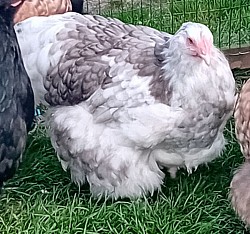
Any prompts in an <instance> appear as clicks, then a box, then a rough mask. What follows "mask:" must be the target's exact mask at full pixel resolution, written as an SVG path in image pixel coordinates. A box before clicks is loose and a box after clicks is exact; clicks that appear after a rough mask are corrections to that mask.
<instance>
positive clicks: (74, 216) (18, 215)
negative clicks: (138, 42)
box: [0, 0, 250, 234]
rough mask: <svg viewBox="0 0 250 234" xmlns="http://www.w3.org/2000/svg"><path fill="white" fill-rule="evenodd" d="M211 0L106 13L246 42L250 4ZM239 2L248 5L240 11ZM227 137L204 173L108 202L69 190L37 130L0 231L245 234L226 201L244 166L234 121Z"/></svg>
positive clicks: (8, 191) (6, 200) (3, 203)
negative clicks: (185, 25) (192, 24)
mask: <svg viewBox="0 0 250 234" xmlns="http://www.w3.org/2000/svg"><path fill="white" fill-rule="evenodd" d="M208 1H209V0H203V1H202V2H201V1H199V2H198V4H196V3H195V1H191V0H186V1H185V7H184V1H174V2H173V1H168V2H166V0H156V1H153V0H151V1H150V0H148V1H146V3H144V4H145V5H146V7H141V6H140V2H139V3H138V2H135V1H134V5H133V7H134V10H129V8H131V3H130V4H127V3H126V4H123V5H121V4H120V3H119V2H115V1H113V4H111V6H113V7H111V8H110V10H109V11H106V12H103V14H104V15H112V16H115V17H118V18H121V19H123V20H124V21H125V22H129V23H135V24H145V25H149V26H152V27H155V28H158V29H161V30H165V31H168V32H175V31H176V29H177V28H178V27H179V26H180V24H181V23H182V22H183V21H185V20H195V21H199V22H202V23H208V24H209V25H210V28H211V30H212V31H213V32H214V35H215V41H216V43H217V44H218V45H220V46H222V47H224V46H228V45H230V46H233V45H238V44H239V43H241V44H244V43H249V42H250V40H249V35H250V33H249V32H250V23H249V21H250V20H249V19H250V9H249V5H250V2H249V1H247V0H235V1H227V0H211V1H209V4H208ZM240 2H241V4H242V5H246V6H245V7H242V8H241V9H240V8H239V6H240ZM159 6H160V7H159ZM232 6H234V9H231V10H230V9H228V8H230V7H232ZM184 8H185V14H184V13H183V11H184ZM219 8H222V9H221V10H218V9H219ZM197 9H199V11H203V13H196V12H197ZM171 10H173V13H171ZM211 12H212V14H211V15H210V13H211ZM240 13H241V16H240V15H239V14H240ZM218 16H221V18H220V20H219V19H218ZM240 26H241V30H242V31H241V33H239V32H238V29H239V27H240ZM230 28H231V29H230ZM229 38H231V39H230V40H229ZM248 75H249V74H248ZM241 78H242V77H241ZM243 78H244V77H243ZM242 80H244V79H241V80H240V81H239V82H238V83H239V86H241V85H242ZM225 132H226V136H227V139H228V144H227V147H226V151H225V153H224V154H223V156H221V157H220V158H218V159H217V160H215V161H213V162H212V163H210V164H209V168H208V167H206V166H201V167H199V168H198V170H197V171H196V172H194V173H193V174H192V175H188V174H187V172H186V171H184V170H182V171H180V172H179V173H178V176H177V178H176V179H170V178H169V176H167V177H166V179H165V183H164V186H163V187H162V191H161V192H159V193H156V194H154V196H153V197H146V198H143V199H140V200H136V201H129V200H119V201H117V202H111V201H104V200H101V201H96V200H95V199H93V198H91V197H90V194H89V189H88V186H87V185H86V186H85V187H83V188H82V189H81V190H80V191H79V190H78V188H77V187H76V186H75V185H74V184H71V182H70V176H69V175H68V173H65V172H64V171H63V170H62V168H61V166H60V164H59V162H58V160H57V158H56V156H55V153H54V150H53V149H52V147H51V144H50V141H49V139H48V137H47V136H46V134H45V132H44V130H43V128H38V129H37V130H36V132H35V133H32V134H31V135H30V137H29V142H28V146H27V150H26V153H25V160H24V162H23V163H22V164H21V166H20V168H19V170H18V173H17V174H16V176H15V178H13V179H12V180H10V181H8V183H7V185H6V186H5V190H4V193H3V194H2V195H1V197H0V233H1V234H15V233H27V234H33V233H41V234H43V233H63V234H64V233H65V234H66V233H67V234H68V233H70V234H71V233H72V234H73V233H112V234H113V233H126V234H127V233H136V234H140V233H150V234H151V233H152V234H158V233H159V234H161V233H166V234H179V233H181V234H189V233H190V234H193V233H195V234H198V233H199V234H200V233H208V234H210V233H218V234H223V233H225V234H229V233H232V234H240V233H246V231H245V227H244V224H242V223H241V221H239V219H238V218H237V216H236V215H235V213H234V212H233V210H232V208H231V206H230V201H229V199H228V192H229V185H230V181H231V178H232V175H233V172H234V170H235V169H236V168H237V167H238V166H239V165H240V163H242V161H243V157H242V155H241V153H240V149H239V146H238V144H237V142H236V140H235V136H234V129H233V122H232V121H231V122H230V123H228V125H227V129H226V131H225Z"/></svg>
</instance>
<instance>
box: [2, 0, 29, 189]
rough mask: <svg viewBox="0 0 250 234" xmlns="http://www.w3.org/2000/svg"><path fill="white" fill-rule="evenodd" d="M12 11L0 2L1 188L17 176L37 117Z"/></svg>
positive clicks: (6, 4)
mask: <svg viewBox="0 0 250 234" xmlns="http://www.w3.org/2000/svg"><path fill="white" fill-rule="evenodd" d="M10 2H11V1H10ZM13 14H14V9H12V8H10V7H9V5H8V3H7V1H5V3H3V1H0V188H1V187H2V185H3V182H4V181H6V180H8V179H10V178H11V177H12V176H13V175H14V172H15V170H16V168H17V166H18V164H19V161H20V160H21V156H22V153H23V151H24V149H25V145H26V140H27V132H28V130H30V128H31V125H32V120H33V116H34V96H33V91H32V88H31V84H30V80H29V77H28V75H27V73H26V71H25V69H24V65H23V62H22V58H21V53H20V50H19V46H18V43H17V39H16V35H15V31H14V26H13Z"/></svg>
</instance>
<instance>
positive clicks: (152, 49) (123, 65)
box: [15, 12, 235, 199]
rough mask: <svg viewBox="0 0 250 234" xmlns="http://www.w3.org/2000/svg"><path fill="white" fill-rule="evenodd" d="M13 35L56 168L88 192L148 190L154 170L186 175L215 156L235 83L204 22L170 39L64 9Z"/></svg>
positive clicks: (159, 178)
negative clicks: (40, 107)
mask: <svg viewBox="0 0 250 234" xmlns="http://www.w3.org/2000/svg"><path fill="white" fill-rule="evenodd" d="M15 30H16V32H17V35H18V41H19V44H20V48H21V52H22V56H23V59H24V63H25V67H26V69H27V71H28V74H29V76H30V78H31V81H32V85H33V87H34V93H35V101H36V103H37V104H39V103H42V104H44V105H47V106H48V107H49V113H48V117H47V124H48V129H49V134H50V137H51V142H52V145H53V147H54V148H55V150H56V152H57V154H58V158H59V160H60V162H61V164H62V167H63V169H65V170H66V169H69V170H70V173H71V178H72V181H74V182H75V183H76V184H78V185H79V186H80V185H82V184H83V183H84V182H85V180H86V179H87V181H88V182H89V184H90V190H91V193H92V194H93V196H97V197H99V196H107V197H109V198H112V199H113V198H114V199H116V198H118V197H129V198H134V197H138V196H143V195H144V194H148V193H150V194H152V193H153V192H154V191H155V190H158V189H160V188H161V184H162V183H163V179H164V175H165V174H164V173H163V171H162V170H161V169H160V168H162V167H167V168H168V169H169V172H170V173H171V175H172V176H173V177H174V176H175V173H176V171H177V169H178V168H180V167H185V168H187V170H188V172H190V173H191V172H192V169H193V168H197V167H198V165H200V164H202V163H207V162H210V161H211V160H213V159H215V158H216V157H218V156H219V155H220V153H221V152H222V151H223V149H224V144H225V139H224V136H223V129H224V126H225V124H226V122H227V120H228V119H229V117H230V116H231V115H232V109H233V107H234V102H235V81H234V77H233V75H232V72H231V70H230V67H229V64H228V61H227V60H226V58H225V57H224V55H223V54H222V53H221V52H220V51H219V50H218V49H216V48H215V47H214V45H213V36H212V33H211V32H210V30H209V29H208V28H207V27H206V26H205V25H202V24H199V23H192V22H187V23H184V24H183V25H182V26H181V28H180V29H179V30H178V31H177V32H176V34H175V35H170V34H168V33H164V32H160V31H157V30H155V29H153V28H150V27H146V26H134V25H130V24H125V23H123V22H121V21H119V20H118V19H111V18H108V19H106V18H104V17H101V16H92V15H84V16H83V15H80V14H77V13H71V12H70V13H65V14H62V15H54V16H49V17H33V18H30V19H27V20H25V21H23V22H21V23H19V24H17V25H15Z"/></svg>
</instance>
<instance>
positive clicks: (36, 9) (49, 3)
mask: <svg viewBox="0 0 250 234" xmlns="http://www.w3.org/2000/svg"><path fill="white" fill-rule="evenodd" d="M82 10H83V0H23V1H22V4H20V5H19V6H18V9H17V10H16V13H15V16H14V23H18V22H20V21H23V20H25V19H27V18H29V17H32V16H48V15H55V14H62V13H65V12H68V11H74V12H78V13H82Z"/></svg>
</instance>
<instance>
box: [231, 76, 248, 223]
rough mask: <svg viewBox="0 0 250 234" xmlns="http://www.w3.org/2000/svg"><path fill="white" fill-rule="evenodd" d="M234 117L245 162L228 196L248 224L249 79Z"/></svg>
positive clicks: (240, 95) (243, 88) (240, 96)
mask: <svg viewBox="0 0 250 234" xmlns="http://www.w3.org/2000/svg"><path fill="white" fill-rule="evenodd" d="M234 119H235V132H236V136H237V139H238V142H239V144H240V148H241V152H242V154H243V155H244V157H245V162H244V163H243V165H242V166H241V167H240V168H239V169H238V170H237V171H236V172H235V175H234V177H233V179H232V182H231V192H230V196H231V199H232V205H233V207H234V209H235V211H236V212H237V213H238V215H239V216H240V217H241V219H242V220H243V221H244V222H245V223H246V224H247V225H248V226H250V187H249V184H250V161H249V160H250V80H248V81H247V82H246V83H245V84H244V85H243V87H242V90H241V92H240V94H239V98H238V100H237V104H236V108H235V113H234Z"/></svg>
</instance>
